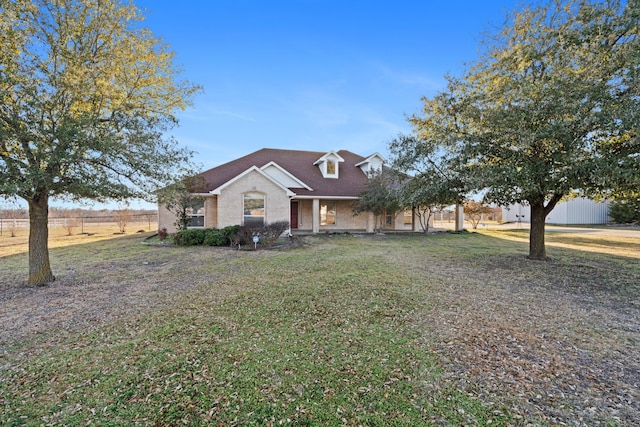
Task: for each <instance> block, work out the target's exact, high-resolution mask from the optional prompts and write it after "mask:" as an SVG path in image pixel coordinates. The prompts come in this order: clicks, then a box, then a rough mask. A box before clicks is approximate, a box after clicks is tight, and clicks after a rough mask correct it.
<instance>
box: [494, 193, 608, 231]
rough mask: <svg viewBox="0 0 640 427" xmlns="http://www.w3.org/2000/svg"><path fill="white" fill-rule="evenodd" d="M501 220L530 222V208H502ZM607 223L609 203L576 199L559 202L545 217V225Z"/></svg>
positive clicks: (524, 206) (515, 206)
mask: <svg viewBox="0 0 640 427" xmlns="http://www.w3.org/2000/svg"><path fill="white" fill-rule="evenodd" d="M502 220H503V221H513V222H527V223H528V222H531V207H529V206H528V205H522V204H520V203H516V204H513V205H509V206H506V207H503V208H502ZM608 222H609V202H607V201H602V202H596V201H595V200H592V199H588V198H586V197H576V198H575V199H570V200H566V201H561V202H559V203H558V204H557V205H556V206H555V207H554V208H553V210H552V211H551V212H550V213H549V215H547V218H546V223H547V224H557V225H571V224H606V223H608Z"/></svg>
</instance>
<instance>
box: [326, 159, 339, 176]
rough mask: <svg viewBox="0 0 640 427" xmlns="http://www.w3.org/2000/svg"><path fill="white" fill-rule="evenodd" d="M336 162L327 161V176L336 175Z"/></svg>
mask: <svg viewBox="0 0 640 427" xmlns="http://www.w3.org/2000/svg"><path fill="white" fill-rule="evenodd" d="M336 174H337V171H336V162H334V161H331V160H327V175H336Z"/></svg>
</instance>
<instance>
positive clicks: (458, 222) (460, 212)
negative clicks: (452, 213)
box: [455, 205, 464, 231]
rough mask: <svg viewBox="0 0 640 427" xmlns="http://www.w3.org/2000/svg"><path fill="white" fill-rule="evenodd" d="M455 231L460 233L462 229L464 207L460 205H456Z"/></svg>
mask: <svg viewBox="0 0 640 427" xmlns="http://www.w3.org/2000/svg"><path fill="white" fill-rule="evenodd" d="M455 210H456V231H462V230H463V229H464V207H463V206H462V205H456V207H455Z"/></svg>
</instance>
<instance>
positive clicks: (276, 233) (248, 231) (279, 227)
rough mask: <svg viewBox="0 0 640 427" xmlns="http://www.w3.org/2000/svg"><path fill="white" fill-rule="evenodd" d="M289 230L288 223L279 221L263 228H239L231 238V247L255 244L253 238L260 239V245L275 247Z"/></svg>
mask: <svg viewBox="0 0 640 427" xmlns="http://www.w3.org/2000/svg"><path fill="white" fill-rule="evenodd" d="M288 229H289V222H288V221H277V222H273V223H271V224H265V225H263V226H262V227H256V226H237V231H236V233H235V234H233V236H232V237H231V245H232V246H235V245H249V244H253V236H255V235H257V236H259V237H260V245H263V246H273V244H274V243H275V242H276V241H277V240H278V238H279V237H280V236H281V235H282V233H284V232H285V231H287V230H288Z"/></svg>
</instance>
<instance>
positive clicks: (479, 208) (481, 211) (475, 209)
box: [463, 200, 493, 230]
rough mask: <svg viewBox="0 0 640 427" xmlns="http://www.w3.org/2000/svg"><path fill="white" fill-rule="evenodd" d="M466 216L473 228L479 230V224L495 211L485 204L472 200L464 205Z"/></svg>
mask: <svg viewBox="0 0 640 427" xmlns="http://www.w3.org/2000/svg"><path fill="white" fill-rule="evenodd" d="M463 206H464V214H465V216H466V217H467V220H468V221H469V222H470V223H471V227H472V228H473V229H474V230H475V229H476V228H478V224H480V221H482V218H483V216H484V215H487V214H490V213H491V212H492V211H493V210H492V209H491V208H490V207H489V206H487V205H485V204H484V202H481V201H480V202H478V201H475V200H470V201H468V202H466V203H464V205H463Z"/></svg>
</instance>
